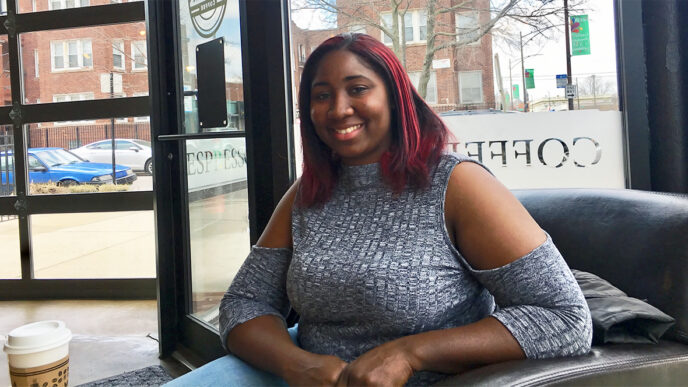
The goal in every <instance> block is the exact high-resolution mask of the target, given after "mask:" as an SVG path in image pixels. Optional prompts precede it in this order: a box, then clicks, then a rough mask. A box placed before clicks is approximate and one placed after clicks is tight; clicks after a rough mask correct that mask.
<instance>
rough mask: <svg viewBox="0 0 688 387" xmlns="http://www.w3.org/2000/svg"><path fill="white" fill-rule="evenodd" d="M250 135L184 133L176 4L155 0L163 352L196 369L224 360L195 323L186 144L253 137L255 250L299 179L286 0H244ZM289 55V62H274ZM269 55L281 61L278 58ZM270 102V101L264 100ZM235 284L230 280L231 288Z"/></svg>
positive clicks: (150, 7) (211, 333)
mask: <svg viewBox="0 0 688 387" xmlns="http://www.w3.org/2000/svg"><path fill="white" fill-rule="evenodd" d="M239 11H240V24H241V25H240V28H241V49H242V68H243V87H244V107H245V114H246V115H245V117H246V118H245V119H246V125H245V127H246V132H245V133H241V132H239V133H237V132H214V133H195V134H185V133H183V122H184V112H183V108H182V107H183V87H182V79H183V78H182V68H181V67H182V65H181V55H180V48H181V44H180V34H179V22H180V14H179V12H180V10H179V4H178V2H172V1H149V2H148V4H147V12H148V23H149V25H148V31H149V34H150V52H151V55H150V60H149V63H148V65H149V71H150V74H151V77H150V98H151V127H152V131H153V133H152V137H153V140H154V142H155V143H156V144H155V146H154V155H153V159H154V163H155V165H157V166H161V167H158V168H156V169H155V170H154V171H153V173H154V175H155V179H156V181H157V189H156V195H155V200H154V207H155V209H156V241H157V243H156V255H157V266H158V283H157V291H158V321H159V322H158V324H159V337H160V342H159V347H160V355H161V356H162V357H167V356H174V357H175V358H177V359H179V360H181V361H182V362H183V363H185V364H188V365H190V366H198V365H201V364H202V363H205V362H208V361H211V360H214V359H216V358H218V357H220V356H222V355H224V354H225V353H226V351H225V350H224V349H223V348H222V346H221V344H220V340H219V336H218V332H217V331H215V329H213V328H211V327H209V326H208V325H207V324H205V323H203V322H201V321H200V320H198V319H196V318H194V317H193V316H191V315H190V313H189V312H190V311H191V296H192V289H191V269H190V268H191V256H190V255H191V253H190V251H191V250H190V240H189V235H190V234H189V224H188V219H189V217H188V197H187V184H186V183H187V182H186V174H185V171H186V158H185V157H183V155H184V154H185V149H184V148H185V140H188V139H211V138H231V137H245V138H246V156H247V183H248V203H249V225H250V241H251V244H252V245H253V244H254V243H255V242H256V241H257V240H258V237H259V236H260V233H261V232H262V230H263V229H264V228H265V226H266V225H267V222H268V220H269V219H270V216H271V214H272V211H273V209H274V208H275V206H276V205H277V203H278V202H279V200H280V199H281V197H282V195H283V194H284V193H285V192H286V191H287V189H288V188H289V186H290V185H291V182H292V181H293V179H294V174H295V172H294V161H293V160H294V157H293V146H292V144H293V138H292V133H293V124H292V122H293V119H292V116H291V114H292V112H291V111H292V109H291V108H290V106H291V79H290V78H289V76H288V74H289V72H288V71H287V69H288V68H289V59H290V58H289V55H287V53H288V50H287V48H288V44H287V41H286V39H287V38H286V37H288V36H289V35H288V23H287V22H286V21H288V20H289V15H288V4H287V1H286V0H280V1H273V0H251V1H248V0H239ZM276 52H281V53H282V55H281V56H279V55H274V53H276ZM270 53H273V54H272V55H270ZM265 96H269V97H268V98H266V97H265ZM227 285H229V281H228V284H227Z"/></svg>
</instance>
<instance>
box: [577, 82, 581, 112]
mask: <svg viewBox="0 0 688 387" xmlns="http://www.w3.org/2000/svg"><path fill="white" fill-rule="evenodd" d="M576 99H577V100H578V110H580V93H578V77H576Z"/></svg>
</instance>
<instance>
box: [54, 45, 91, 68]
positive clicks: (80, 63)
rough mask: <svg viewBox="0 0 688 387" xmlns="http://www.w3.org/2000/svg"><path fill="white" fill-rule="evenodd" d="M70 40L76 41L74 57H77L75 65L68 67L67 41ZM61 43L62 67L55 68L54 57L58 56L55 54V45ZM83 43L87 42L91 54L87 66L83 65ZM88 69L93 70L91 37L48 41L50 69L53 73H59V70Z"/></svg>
mask: <svg viewBox="0 0 688 387" xmlns="http://www.w3.org/2000/svg"><path fill="white" fill-rule="evenodd" d="M72 42H77V45H76V49H77V53H76V57H77V66H76V67H69V56H70V54H69V43H72ZM60 43H62V56H61V57H62V65H63V67H62V68H57V67H55V62H56V61H55V58H57V57H58V56H57V55H55V47H56V45H58V44H60ZM85 43H88V47H89V48H90V50H89V51H90V55H91V64H90V65H88V66H85V65H84V58H85V57H84V47H85ZM88 70H93V40H92V39H91V38H79V39H64V40H51V41H50V71H51V72H53V73H60V72H68V71H88Z"/></svg>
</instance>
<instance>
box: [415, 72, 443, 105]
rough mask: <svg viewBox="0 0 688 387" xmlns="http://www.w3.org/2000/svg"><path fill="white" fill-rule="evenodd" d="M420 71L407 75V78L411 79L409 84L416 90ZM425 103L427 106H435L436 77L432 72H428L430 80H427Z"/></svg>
mask: <svg viewBox="0 0 688 387" xmlns="http://www.w3.org/2000/svg"><path fill="white" fill-rule="evenodd" d="M420 75H421V71H414V72H410V73H408V76H409V78H411V83H413V87H415V88H416V90H418V83H419V82H420ZM425 102H427V103H429V104H437V77H436V75H435V72H434V71H431V72H430V80H428V88H427V93H426V95H425Z"/></svg>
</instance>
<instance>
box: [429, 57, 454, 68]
mask: <svg viewBox="0 0 688 387" xmlns="http://www.w3.org/2000/svg"><path fill="white" fill-rule="evenodd" d="M450 65H451V63H450V62H449V59H435V60H433V61H432V68H433V69H448V68H449V67H450Z"/></svg>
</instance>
